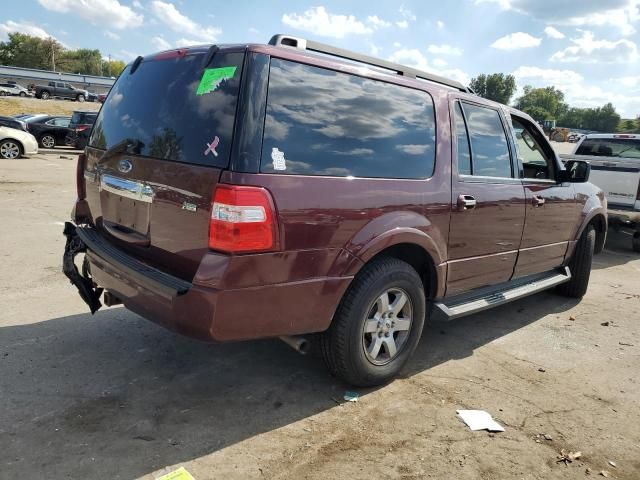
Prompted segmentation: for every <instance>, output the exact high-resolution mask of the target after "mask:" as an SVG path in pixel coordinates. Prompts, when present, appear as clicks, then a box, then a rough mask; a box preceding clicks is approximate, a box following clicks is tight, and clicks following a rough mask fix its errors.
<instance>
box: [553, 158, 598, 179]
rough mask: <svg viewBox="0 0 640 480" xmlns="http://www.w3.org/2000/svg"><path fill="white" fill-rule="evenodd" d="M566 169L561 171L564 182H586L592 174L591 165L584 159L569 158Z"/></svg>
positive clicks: (565, 165)
mask: <svg viewBox="0 0 640 480" xmlns="http://www.w3.org/2000/svg"><path fill="white" fill-rule="evenodd" d="M564 167H565V169H564V170H562V171H560V179H561V180H562V181H563V182H571V183H585V182H588V181H589V175H591V165H590V164H588V163H587V162H585V161H584V160H569V161H567V162H566V163H565V164H564Z"/></svg>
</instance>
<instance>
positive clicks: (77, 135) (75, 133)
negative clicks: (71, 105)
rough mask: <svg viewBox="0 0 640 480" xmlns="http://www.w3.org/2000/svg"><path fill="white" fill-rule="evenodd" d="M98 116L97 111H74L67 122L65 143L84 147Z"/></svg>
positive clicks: (78, 147)
mask: <svg viewBox="0 0 640 480" xmlns="http://www.w3.org/2000/svg"><path fill="white" fill-rule="evenodd" d="M97 116H98V114H97V112H83V111H75V112H73V115H72V116H71V121H70V122H69V131H68V132H67V136H66V138H65V143H66V144H67V145H69V146H70V147H73V148H77V149H80V150H82V149H84V147H86V146H87V141H88V140H89V134H90V133H91V128H92V127H93V124H94V123H95V121H96V117H97Z"/></svg>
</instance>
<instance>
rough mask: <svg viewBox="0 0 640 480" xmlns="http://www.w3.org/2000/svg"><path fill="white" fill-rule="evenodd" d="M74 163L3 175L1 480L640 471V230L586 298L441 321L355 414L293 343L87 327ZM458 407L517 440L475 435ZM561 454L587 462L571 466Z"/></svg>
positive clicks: (16, 168)
mask: <svg viewBox="0 0 640 480" xmlns="http://www.w3.org/2000/svg"><path fill="white" fill-rule="evenodd" d="M74 105H75V104H74ZM84 106H88V105H86V104H85V105H83V107H84ZM61 152H62V151H58V152H56V153H51V154H39V155H37V156H36V157H33V158H30V159H23V160H18V161H3V162H1V163H0V218H1V219H2V224H3V225H2V229H0V245H2V251H1V252H0V258H1V261H0V291H1V292H2V294H1V295H0V405H2V408H1V409H0V452H2V454H1V456H0V472H1V473H0V477H2V478H27V479H44V478H46V479H63V478H65V479H66V478H72V479H89V478H104V479H107V478H108V479H133V478H145V479H152V478H156V477H157V476H159V475H160V474H162V473H163V472H167V471H170V470H173V469H174V468H176V467H177V466H178V465H184V466H185V467H186V468H187V469H188V470H189V471H190V472H191V473H192V475H193V476H194V477H195V478H196V479H198V480H203V479H214V478H225V479H263V478H266V479H271V478H312V479H323V480H326V479H333V478H349V479H360V478H362V479H371V478H389V479H419V478H443V479H444V478H446V479H511V478H513V479H549V478H562V479H567V478H569V479H576V478H584V477H585V475H586V473H585V472H586V469H591V475H592V476H596V477H597V476H598V474H599V472H600V471H601V470H606V471H608V472H609V475H610V478H625V479H637V478H640V428H639V425H640V385H639V383H638V382H639V380H638V379H639V378H640V361H639V360H640V358H639V357H640V355H639V353H640V313H639V312H640V308H639V307H640V281H639V279H640V256H638V255H637V254H634V253H633V252H632V251H631V250H630V241H629V238H628V237H625V236H623V235H622V234H617V233H612V232H611V233H610V235H609V239H608V242H607V246H606V249H605V251H604V252H603V253H602V254H601V255H599V256H597V257H596V260H595V265H594V271H593V274H592V280H591V288H590V290H589V292H588V294H587V296H586V297H585V298H584V299H583V300H582V301H581V302H580V303H578V302H575V301H570V300H567V299H566V298H563V297H560V296H556V295H555V294H553V293H543V294H539V295H536V296H534V297H530V298H528V299H525V300H522V301H519V302H516V303H513V304H511V305H507V306H504V307H501V308H499V309H497V310H493V311H489V312H486V313H483V314H480V315H475V316H472V317H469V318H466V319H464V320H459V321H457V322H453V323H451V324H446V325H436V326H433V327H431V328H428V329H426V331H425V334H424V337H423V339H422V342H421V344H420V347H419V349H418V351H417V354H416V356H415V358H414V359H413V361H412V362H411V363H410V365H409V366H408V368H407V369H406V372H405V375H404V377H403V378H401V379H399V380H397V381H395V382H393V383H392V384H390V385H388V386H386V387H384V388H380V389H375V390H361V391H360V392H359V393H360V395H361V397H360V400H359V401H358V402H357V403H344V402H343V401H342V396H343V393H344V391H345V389H346V386H345V385H343V384H341V383H339V382H336V381H335V380H333V379H332V378H330V377H329V376H328V375H327V373H326V371H325V369H324V367H323V366H322V364H321V361H320V360H319V359H318V358H317V357H314V356H308V357H302V356H299V355H298V354H296V353H295V352H294V351H293V350H292V349H290V348H289V347H287V346H286V345H284V344H282V343H281V342H279V341H257V342H247V343H238V344H224V345H207V344H202V343H198V342H195V341H192V340H189V339H185V338H181V337H178V336H176V335H174V334H172V333H169V332H166V331H164V330H163V329H161V328H160V327H157V326H155V325H153V324H151V323H150V322H147V321H145V320H143V319H141V318H140V317H138V316H136V315H134V314H132V313H130V312H128V311H127V310H125V309H123V308H119V307H114V308H105V309H103V310H101V311H100V312H99V313H98V314H96V315H95V316H91V315H90V314H88V313H87V308H86V307H85V306H84V304H83V303H82V302H81V300H80V298H79V297H78V295H77V294H76V292H75V290H74V289H73V288H72V286H71V285H70V284H69V283H68V281H66V279H65V277H64V276H63V275H62V273H61V272H60V268H61V267H60V265H61V255H62V251H63V245H64V242H63V237H62V233H61V232H62V222H63V221H64V220H66V219H67V218H68V215H69V211H70V209H71V204H72V201H73V199H74V197H75V191H74V188H75V184H74V172H75V162H74V160H75V155H71V154H69V153H61ZM65 157H66V158H65ZM607 322H608V323H607ZM605 325H608V326H605ZM460 408H477V409H484V410H487V411H489V412H490V413H491V414H493V416H494V418H495V419H496V420H497V421H498V422H499V423H501V424H502V425H503V426H504V427H505V429H506V431H505V432H504V433H497V434H488V433H487V432H471V431H469V430H468V429H467V428H466V427H465V426H464V425H463V424H462V423H461V422H460V421H459V420H458V419H457V418H456V409H460ZM544 434H546V435H547V437H546V438H545V437H544ZM561 449H565V450H567V451H572V452H576V451H580V452H581V453H582V456H581V458H579V459H578V460H576V461H574V462H572V463H570V464H568V465H565V464H564V463H558V462H557V456H558V454H559V451H560V450H561ZM609 461H611V462H614V463H615V465H616V466H615V467H614V466H612V465H611V464H609V463H608V462H609ZM598 478H600V477H598Z"/></svg>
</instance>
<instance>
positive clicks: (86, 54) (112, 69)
mask: <svg viewBox="0 0 640 480" xmlns="http://www.w3.org/2000/svg"><path fill="white" fill-rule="evenodd" d="M0 65H7V66H11V67H23V68H37V69H40V70H53V71H56V72H65V73H79V74H82V75H101V76H105V77H117V76H118V75H120V72H122V70H124V67H125V63H124V62H123V61H122V60H111V59H105V58H104V57H103V56H102V53H100V50H97V49H96V50H91V49H88V48H79V49H77V50H71V49H67V48H65V47H64V46H63V45H62V44H61V43H60V42H58V41H57V40H55V39H53V38H39V37H32V36H31V35H25V34H24V33H10V34H9V39H8V40H7V41H6V42H0Z"/></svg>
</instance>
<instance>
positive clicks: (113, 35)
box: [104, 30, 120, 40]
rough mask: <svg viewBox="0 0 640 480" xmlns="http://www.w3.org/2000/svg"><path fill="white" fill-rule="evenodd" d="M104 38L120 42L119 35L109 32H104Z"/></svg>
mask: <svg viewBox="0 0 640 480" xmlns="http://www.w3.org/2000/svg"><path fill="white" fill-rule="evenodd" d="M104 36H105V37H107V38H110V39H111V40H120V35H118V34H117V33H114V32H111V31H109V30H105V31H104Z"/></svg>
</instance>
